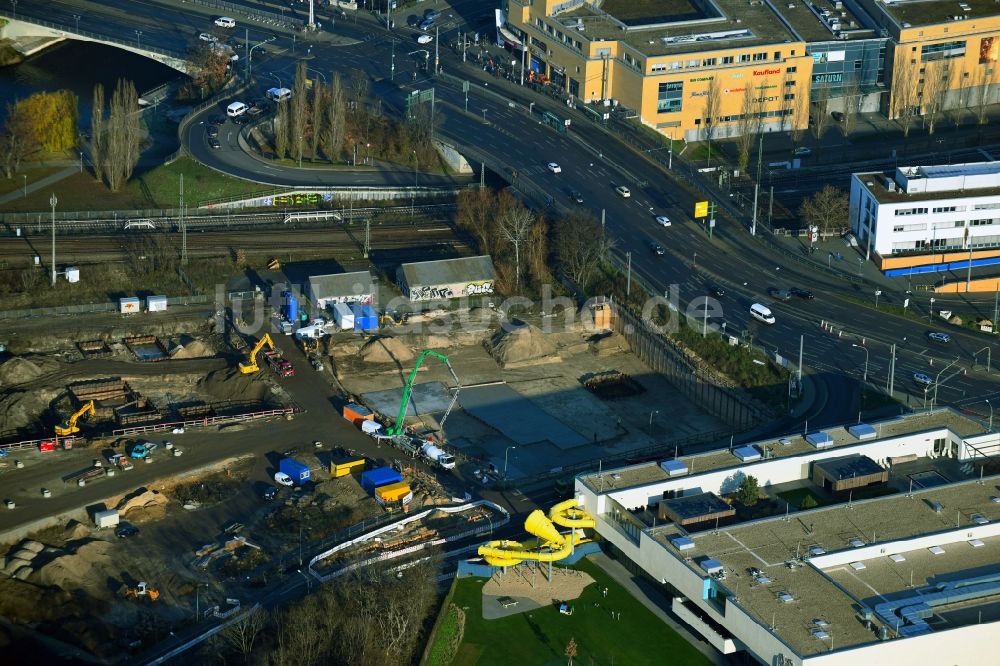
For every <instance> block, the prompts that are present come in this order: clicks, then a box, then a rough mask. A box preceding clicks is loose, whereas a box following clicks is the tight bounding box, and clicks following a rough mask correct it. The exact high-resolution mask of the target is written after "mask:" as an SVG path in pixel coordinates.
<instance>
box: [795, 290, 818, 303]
mask: <svg viewBox="0 0 1000 666" xmlns="http://www.w3.org/2000/svg"><path fill="white" fill-rule="evenodd" d="M789 291H791V292H792V296H798V297H799V298H804V299H805V300H807V301H811V300H813V299H814V298H816V295H815V294H813V293H812V292H811V291H809V290H808V289H801V288H799V287H792V288H791V289H790V290H789Z"/></svg>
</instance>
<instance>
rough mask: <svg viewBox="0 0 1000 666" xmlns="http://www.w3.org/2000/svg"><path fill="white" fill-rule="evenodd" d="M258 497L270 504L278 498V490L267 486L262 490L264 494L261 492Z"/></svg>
mask: <svg viewBox="0 0 1000 666" xmlns="http://www.w3.org/2000/svg"><path fill="white" fill-rule="evenodd" d="M260 496H261V497H263V498H264V499H266V500H267V501H269V502H270V501H271V500H273V499H274V498H275V497H277V496H278V489H277V488H275V487H274V486H267V487H266V488H264V492H262V493H261V494H260Z"/></svg>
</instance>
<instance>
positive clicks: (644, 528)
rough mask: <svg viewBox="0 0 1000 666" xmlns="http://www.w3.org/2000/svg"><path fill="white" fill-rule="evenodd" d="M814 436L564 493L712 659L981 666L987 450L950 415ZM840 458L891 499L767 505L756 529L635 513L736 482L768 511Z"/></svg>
mask: <svg viewBox="0 0 1000 666" xmlns="http://www.w3.org/2000/svg"><path fill="white" fill-rule="evenodd" d="M819 434H820V433H812V434H810V435H809V436H808V437H803V436H801V435H791V436H789V437H783V438H780V439H777V440H768V441H762V442H758V443H756V444H754V445H752V446H753V447H754V448H755V449H757V450H758V451H759V452H760V453H761V458H760V459H759V460H757V461H754V462H749V463H744V462H741V460H740V457H739V456H738V455H737V452H736V451H735V450H734V451H728V450H722V451H715V452H711V453H706V454H701V455H696V456H686V457H682V458H681V459H680V462H681V463H683V465H684V466H685V467H686V468H687V469H689V470H691V471H690V472H689V473H687V474H686V475H683V476H678V475H677V474H672V473H671V470H673V469H675V466H674V465H669V464H661V465H658V464H656V463H646V464H643V465H634V466H630V467H625V468H621V469H612V470H608V469H605V470H603V471H602V472H600V473H590V474H584V475H581V476H579V477H577V480H576V486H575V492H576V496H577V499H578V501H579V503H580V505H581V507H582V508H583V509H584V510H586V511H587V512H588V513H590V514H591V515H593V516H595V518H596V522H597V527H596V529H597V532H598V533H599V534H600V535H601V537H602V538H603V540H604V543H605V544H607V545H608V546H610V547H611V550H612V552H613V553H614V554H615V555H616V556H618V557H619V558H621V559H626V560H629V561H630V562H631V563H632V565H633V566H634V567H635V568H638V569H640V570H642V571H643V572H644V573H645V575H647V576H648V577H649V578H650V579H652V581H654V584H655V583H658V584H659V585H661V586H662V587H663V589H664V591H666V592H668V593H671V594H673V605H672V609H673V610H674V612H675V614H676V615H678V616H679V617H680V618H681V619H682V620H683V621H684V622H685V623H686V624H687V625H688V626H689V627H690V628H691V629H692V630H693V631H694V632H696V633H698V634H699V635H701V636H703V637H704V638H705V640H706V641H707V642H708V643H710V644H711V645H713V646H715V647H716V649H718V650H719V651H720V652H722V653H724V654H729V653H733V652H738V651H746V652H747V653H748V654H749V655H750V656H752V657H753V658H754V659H756V660H757V661H758V662H760V663H762V664H768V665H771V666H803V665H806V666H814V665H815V666H827V665H830V666H841V665H843V666H848V665H850V666H857V665H858V664H949V666H960V665H968V666H973V665H976V666H978V665H979V664H984V663H987V662H990V661H991V660H995V656H996V655H995V653H994V651H995V649H996V642H995V640H996V637H997V636H1000V609H998V608H996V607H995V606H996V604H995V603H992V602H994V601H995V600H996V598H997V596H996V595H998V594H1000V564H998V563H1000V501H998V499H996V496H997V495H998V491H997V481H998V477H996V476H993V477H989V476H988V474H989V473H988V472H987V474H986V476H985V478H983V479H982V480H981V479H980V476H979V475H980V472H979V467H980V466H981V465H984V464H986V467H987V468H988V467H989V461H991V458H992V462H993V463H994V464H995V462H996V461H995V456H997V454H998V453H1000V434H998V433H995V432H991V431H990V430H989V429H988V428H987V427H985V425H984V424H983V423H981V422H979V421H977V420H975V419H971V418H969V417H966V416H964V415H962V414H959V413H957V412H955V411H952V410H950V409H941V410H936V411H933V412H928V413H924V414H913V415H907V416H901V417H899V418H895V419H890V420H887V421H884V422H879V423H872V424H870V425H868V424H852V425H851V426H850V427H838V428H829V429H827V430H825V431H824V432H823V433H822V434H823V435H824V436H821V437H817V435H819ZM743 448H748V447H743ZM844 456H847V457H853V456H864V457H866V458H868V459H870V460H871V461H874V462H875V463H877V464H878V465H880V466H882V467H884V468H887V469H889V470H890V481H889V483H890V484H891V485H893V488H894V489H895V491H896V492H895V493H894V494H888V495H884V494H883V495H879V493H878V492H876V493H873V494H875V495H878V496H877V497H875V498H873V499H865V500H858V497H859V495H860V491H859V490H852V491H851V493H852V495H850V496H839V497H840V500H839V501H838V502H835V503H833V504H830V505H828V506H820V507H818V508H815V509H811V510H796V509H794V508H791V506H790V505H789V510H788V511H787V512H785V511H782V510H780V506H781V502H782V500H781V499H780V498H779V499H777V501H778V504H777V505H775V506H776V507H778V509H772V511H771V513H772V515H769V516H768V517H765V518H759V519H755V520H749V521H744V522H739V521H736V522H730V523H729V524H726V523H725V522H723V523H722V524H720V523H719V522H718V521H716V520H708V521H707V522H705V523H702V524H701V526H700V529H699V528H698V526H696V525H693V524H687V525H686V526H682V525H680V524H677V523H675V522H669V521H668V522H666V523H664V522H663V520H662V518H660V519H659V520H657V519H654V518H653V516H656V513H655V509H654V511H653V512H652V513H651V512H650V511H649V509H650V508H653V507H656V506H657V505H660V504H661V502H663V503H668V502H674V501H675V500H674V499H673V498H678V497H681V498H686V497H689V496H690V495H691V494H693V493H703V492H709V493H720V494H722V493H728V492H732V491H733V489H735V488H736V487H737V486H738V485H739V482H740V481H741V480H742V479H743V478H744V477H745V476H747V475H752V476H754V477H755V478H757V479H758V481H759V484H760V486H761V488H762V489H764V490H765V492H767V491H768V490H769V489H770V491H771V493H770V494H771V495H773V496H775V497H776V496H777V492H784V491H785V490H788V489H792V488H795V487H796V486H800V484H801V486H800V487H806V488H808V487H809V485H808V484H809V479H810V470H811V468H812V464H813V463H814V462H816V461H820V460H829V459H831V458H838V457H844ZM901 466H902V467H901ZM677 469H679V467H677ZM934 469H940V470H942V471H946V472H947V473H948V474H950V475H951V478H948V477H945V476H944V475H943V474H941V473H940V472H937V471H931V470H934ZM699 470H701V471H700V472H699ZM960 470H964V471H960ZM907 482H909V487H907ZM923 483H926V484H927V485H926V487H924V486H923ZM778 484H789V485H783V486H780V487H779V488H778V489H775V488H774V486H778ZM859 488H860V487H859ZM880 488H881V487H880ZM813 490H816V488H815V487H814V488H813ZM882 490H884V488H883V489H882ZM818 492H820V491H818ZM849 497H852V498H853V499H849ZM660 515H661V516H662V514H660ZM991 637H992V638H991Z"/></svg>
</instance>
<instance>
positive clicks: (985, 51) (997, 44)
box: [979, 37, 1000, 65]
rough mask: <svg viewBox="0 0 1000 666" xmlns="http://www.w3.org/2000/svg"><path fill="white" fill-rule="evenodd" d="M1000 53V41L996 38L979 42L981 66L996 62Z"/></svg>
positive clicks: (987, 38) (984, 38)
mask: <svg viewBox="0 0 1000 666" xmlns="http://www.w3.org/2000/svg"><path fill="white" fill-rule="evenodd" d="M998 51H1000V39H997V38H996V37H983V38H982V39H981V40H979V64H980V65H985V64H988V63H991V62H996V61H997V54H998Z"/></svg>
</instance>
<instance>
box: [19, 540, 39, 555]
mask: <svg viewBox="0 0 1000 666" xmlns="http://www.w3.org/2000/svg"><path fill="white" fill-rule="evenodd" d="M21 548H23V549H24V550H28V551H31V552H32V553H40V552H42V551H43V550H45V544H44V543H41V542H40V541H25V542H24V543H22V544H21Z"/></svg>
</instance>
